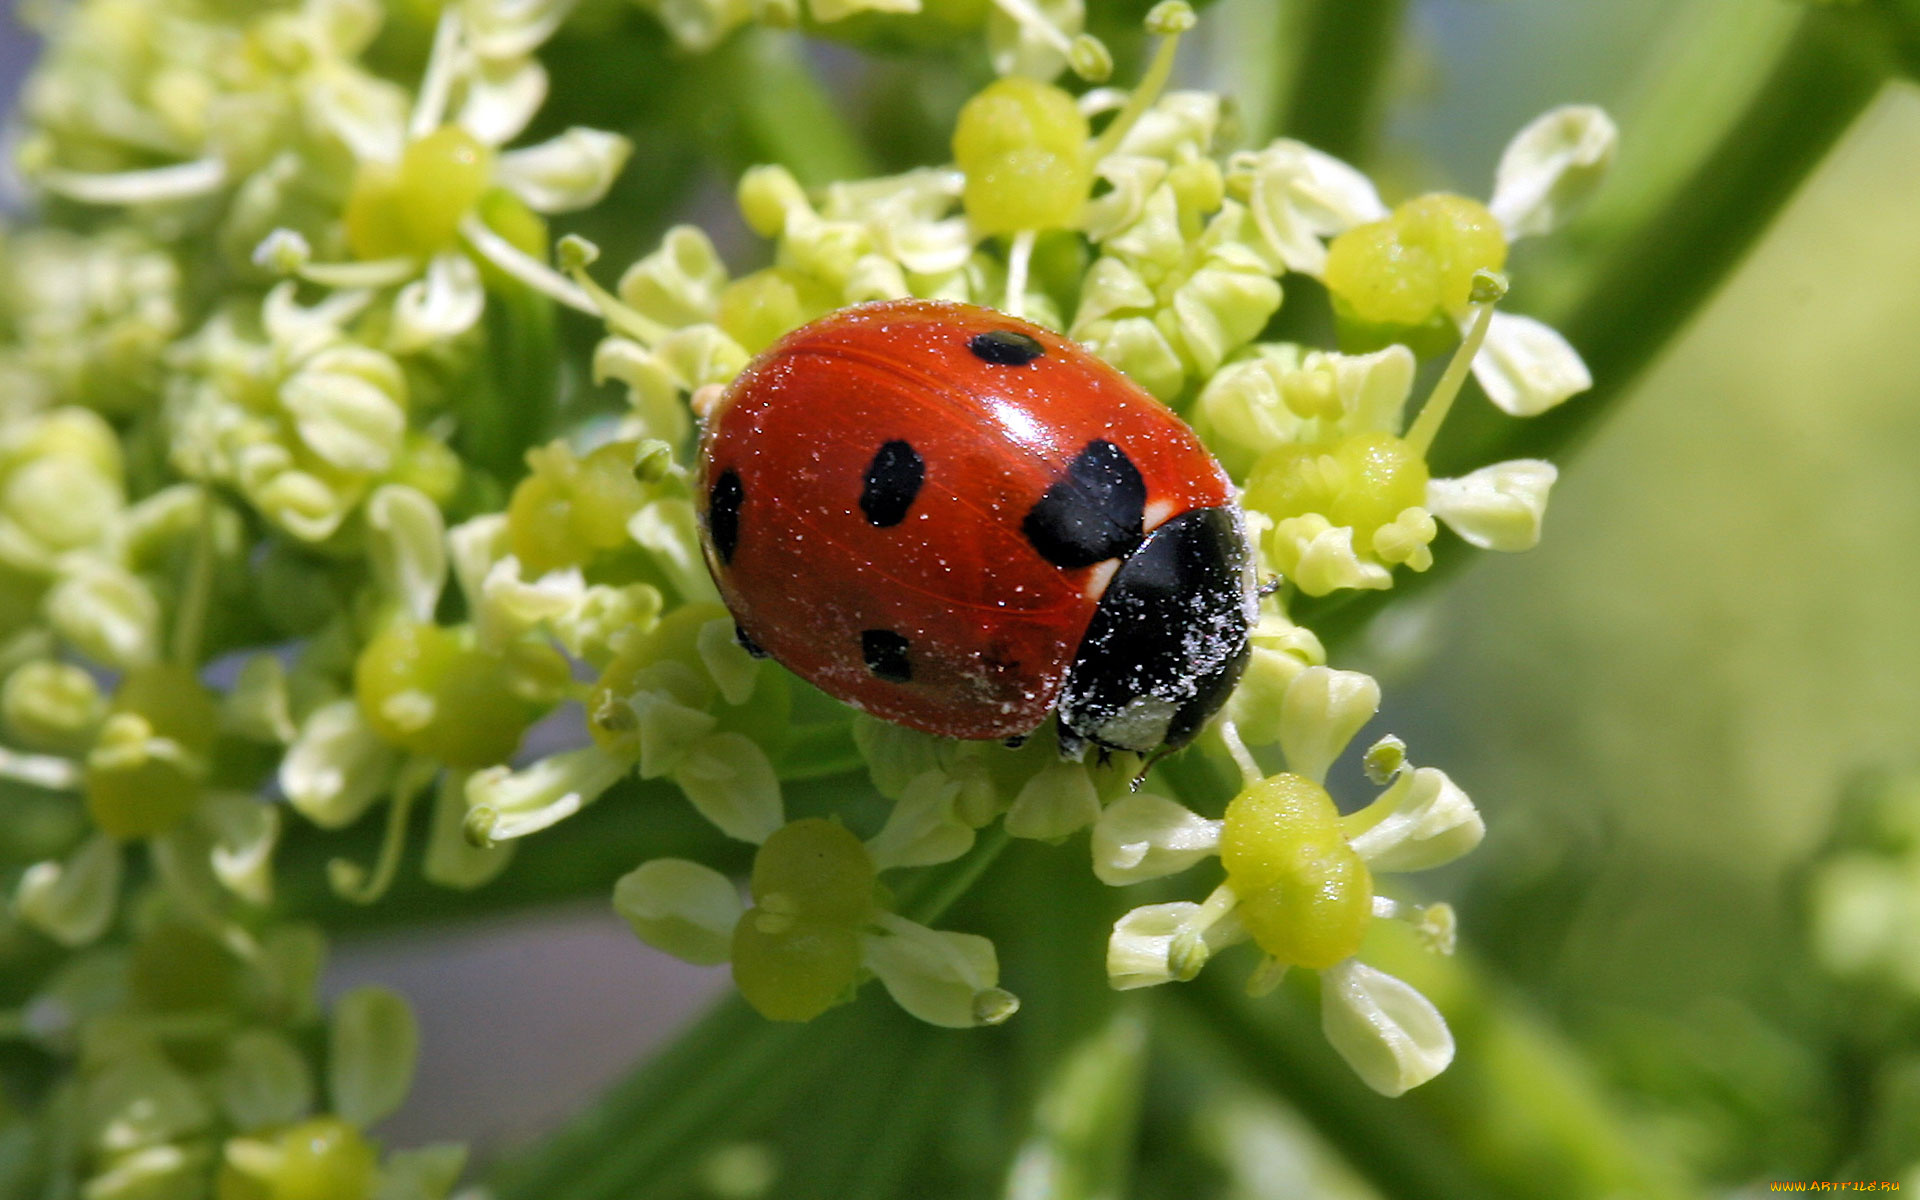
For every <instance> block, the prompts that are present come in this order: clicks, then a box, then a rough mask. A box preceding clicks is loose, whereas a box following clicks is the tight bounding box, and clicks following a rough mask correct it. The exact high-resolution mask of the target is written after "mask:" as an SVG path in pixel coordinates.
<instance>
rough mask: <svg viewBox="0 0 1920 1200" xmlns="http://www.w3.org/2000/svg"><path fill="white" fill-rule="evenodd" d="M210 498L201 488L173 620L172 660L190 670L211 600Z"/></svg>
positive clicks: (196, 659) (198, 649)
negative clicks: (197, 516) (197, 518)
mask: <svg viewBox="0 0 1920 1200" xmlns="http://www.w3.org/2000/svg"><path fill="white" fill-rule="evenodd" d="M214 511H215V509H214V506H213V496H212V495H211V494H209V493H208V492H207V490H206V489H205V488H202V489H200V521H199V524H198V525H197V526H196V527H195V529H194V536H193V558H192V561H190V562H189V563H188V564H187V579H186V583H185V584H184V586H182V587H181V589H180V607H179V609H178V610H177V611H176V612H175V613H174V618H173V661H174V662H175V663H176V664H178V665H179V666H181V667H184V668H186V669H187V670H189V671H191V670H193V669H194V666H195V665H196V664H197V663H198V662H199V661H200V641H201V637H202V635H203V634H205V632H206V628H207V609H208V607H209V605H210V604H211V603H212V599H213V568H214V564H213V554H214V546H213V516H214Z"/></svg>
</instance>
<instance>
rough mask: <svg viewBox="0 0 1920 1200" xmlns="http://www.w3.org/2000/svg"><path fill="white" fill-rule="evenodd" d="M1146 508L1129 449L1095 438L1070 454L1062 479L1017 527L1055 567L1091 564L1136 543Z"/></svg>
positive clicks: (1144, 490)
mask: <svg viewBox="0 0 1920 1200" xmlns="http://www.w3.org/2000/svg"><path fill="white" fill-rule="evenodd" d="M1146 507H1147V483H1146V480H1144V479H1142V478H1141V477H1140V470H1139V468H1138V467H1135V466H1134V465H1133V460H1132V459H1130V458H1128V457H1127V452H1126V451H1125V450H1122V449H1121V448H1120V447H1118V446H1116V445H1114V444H1113V443H1112V442H1109V441H1105V440H1095V441H1091V442H1088V443H1087V445H1086V448H1085V449H1084V450H1082V451H1080V453H1078V454H1076V455H1074V456H1073V461H1072V462H1071V463H1069V464H1068V465H1067V474H1066V478H1064V479H1062V480H1060V481H1059V482H1057V483H1055V484H1053V486H1051V487H1049V488H1048V489H1047V490H1046V493H1045V494H1044V495H1042V496H1041V497H1040V499H1039V502H1038V503H1036V504H1035V505H1034V506H1033V507H1032V508H1031V509H1029V510H1028V511H1027V517H1026V520H1024V521H1022V522H1021V523H1020V531H1021V532H1022V533H1024V534H1026V535H1027V540H1028V541H1029V542H1031V543H1033V548H1034V549H1035V550H1038V551H1039V552H1040V556H1041V557H1042V558H1044V559H1046V560H1047V561H1048V562H1050V563H1052V564H1053V565H1055V566H1057V567H1064V568H1067V569H1069V570H1071V569H1073V568H1076V567H1090V566H1092V565H1093V564H1094V563H1097V562H1104V561H1105V560H1107V559H1109V558H1118V557H1120V556H1122V555H1125V554H1127V553H1129V552H1131V551H1132V550H1133V548H1134V547H1135V546H1138V545H1139V544H1140V537H1141V526H1142V524H1143V523H1144V521H1145V519H1146Z"/></svg>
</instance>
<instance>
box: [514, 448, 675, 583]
mask: <svg viewBox="0 0 1920 1200" xmlns="http://www.w3.org/2000/svg"><path fill="white" fill-rule="evenodd" d="M637 449H638V444H637V443H636V442H631V441H618V442H608V443H607V444H606V445H604V446H601V447H599V448H598V449H596V450H594V451H592V452H591V453H589V454H587V455H586V456H584V457H580V458H576V457H574V454H573V451H572V450H570V449H568V448H567V445H566V443H564V442H553V443H551V444H549V445H546V446H536V447H535V448H533V449H532V450H529V451H527V463H528V465H529V466H531V467H532V468H533V473H532V474H530V475H528V476H527V477H526V478H525V479H523V480H521V481H520V483H519V486H517V487H515V488H514V489H513V498H512V499H511V500H509V501H508V502H507V535H508V539H509V545H511V546H512V548H513V553H514V554H515V555H517V556H518V557H519V559H520V564H521V566H523V567H524V568H526V571H527V574H528V575H530V576H533V575H543V574H545V573H546V572H548V571H556V570H559V569H560V568H562V567H570V566H578V565H580V564H582V563H584V562H586V561H587V560H588V559H589V558H591V557H593V555H594V554H596V553H598V552H599V551H601V550H609V549H612V548H613V547H615V546H619V545H623V544H625V543H626V542H627V540H628V539H627V522H628V521H629V520H630V519H632V517H633V514H634V513H636V512H638V511H639V509H640V505H641V504H642V502H644V500H645V499H646V496H645V493H644V491H643V490H642V488H641V486H640V482H639V481H638V480H637V479H635V478H634V475H633V466H634V455H635V452H636V451H637Z"/></svg>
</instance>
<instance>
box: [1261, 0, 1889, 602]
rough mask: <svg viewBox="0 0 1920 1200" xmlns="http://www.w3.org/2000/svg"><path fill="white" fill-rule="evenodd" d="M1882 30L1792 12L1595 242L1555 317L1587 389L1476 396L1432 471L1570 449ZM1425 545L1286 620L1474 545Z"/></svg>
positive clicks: (1848, 118)
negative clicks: (1733, 107) (1425, 553)
mask: <svg viewBox="0 0 1920 1200" xmlns="http://www.w3.org/2000/svg"><path fill="white" fill-rule="evenodd" d="M1882 33H1883V27H1882V26H1881V24H1880V22H1879V21H1878V20H1876V19H1874V18H1873V16H1872V14H1868V13H1845V12H1830V11H1816V12H1809V13H1808V14H1807V15H1806V16H1804V17H1803V18H1801V22H1800V27H1799V29H1798V30H1797V31H1796V32H1795V34H1794V36H1793V37H1792V38H1791V39H1790V40H1789V41H1788V42H1787V43H1786V44H1785V46H1784V47H1783V48H1782V51H1781V53H1780V56H1779V58H1778V60H1777V62H1776V64H1775V66H1774V68H1773V70H1772V72H1771V73H1770V75H1769V78H1768V81H1767V84H1766V86H1765V87H1763V88H1761V89H1760V91H1759V92H1758V94H1757V95H1755V96H1754V97H1753V99H1752V101H1751V103H1749V104H1748V105H1747V106H1746V107H1745V109H1744V111H1743V112H1742V113H1741V114H1740V116H1739V118H1738V119H1737V120H1734V121H1731V122H1728V123H1727V124H1726V133H1725V135H1724V136H1723V137H1722V138H1721V139H1720V141H1719V143H1718V144H1717V145H1716V146H1715V147H1714V148H1713V151H1712V153H1711V154H1709V155H1708V156H1707V157H1706V159H1705V160H1704V161H1702V162H1701V163H1700V165H1699V166H1698V167H1697V168H1695V170H1694V171H1693V172H1692V174H1691V175H1690V176H1689V179H1688V182H1687V184H1686V185H1685V186H1684V187H1682V188H1680V189H1678V192H1677V196H1678V200H1677V201H1676V203H1674V204H1672V205H1670V206H1668V207H1667V208H1664V209H1662V210H1661V211H1660V212H1658V213H1657V214H1654V215H1652V216H1650V217H1649V218H1648V219H1647V220H1646V221H1644V222H1643V223H1642V224H1640V225H1639V226H1638V227H1637V228H1634V229H1632V230H1631V231H1627V232H1623V233H1622V234H1621V235H1620V236H1619V237H1618V239H1617V240H1616V241H1615V242H1614V243H1612V244H1610V245H1607V246H1604V247H1601V248H1598V249H1596V251H1595V254H1596V256H1598V257H1599V258H1600V259H1602V260H1603V261H1605V262H1606V263H1607V264H1609V265H1608V267H1607V268H1606V269H1605V270H1604V271H1603V272H1601V273H1599V274H1598V275H1597V276H1596V280H1595V283H1594V284H1593V287H1592V290H1591V291H1590V292H1589V293H1588V294H1587V295H1586V296H1585V297H1584V298H1583V299H1582V300H1580V301H1579V302H1578V303H1577V304H1575V305H1574V306H1573V308H1572V310H1571V311H1570V313H1569V314H1568V315H1567V316H1566V317H1565V318H1564V319H1563V320H1561V321H1560V323H1559V328H1560V331H1561V332H1562V333H1563V334H1565V335H1566V337H1567V338H1568V340H1569V341H1571V342H1572V343H1573V345H1574V346H1575V347H1577V348H1578V349H1579V350H1580V352H1581V354H1582V356H1583V357H1584V358H1585V359H1586V361H1587V365H1588V367H1589V368H1590V369H1591V370H1592V372H1593V377H1594V379H1595V381H1596V382H1595V386H1594V389H1593V390H1592V391H1591V392H1589V393H1587V394H1585V395H1583V396H1579V397H1576V398H1575V399H1573V400H1571V401H1569V402H1568V403H1566V404H1563V405H1561V406H1560V407H1559V408H1557V409H1554V410H1553V411H1551V412H1548V413H1545V414H1543V415H1541V416H1538V417H1534V418H1531V419H1530V420H1527V421H1513V420H1509V419H1507V418H1504V417H1502V416H1500V414H1498V413H1495V412H1492V411H1491V410H1490V409H1489V408H1488V407H1487V406H1485V405H1475V406H1471V407H1469V408H1468V409H1466V410H1464V411H1462V412H1460V413H1458V414H1456V416H1455V419H1454V421H1453V422H1451V423H1450V424H1449V426H1448V429H1447V431H1446V434H1445V435H1444V436H1443V437H1442V438H1441V440H1440V445H1439V447H1438V449H1437V454H1436V462H1435V464H1434V465H1435V471H1436V473H1437V474H1448V473H1452V472H1454V471H1458V470H1465V469H1471V468H1473V467H1478V466H1482V465H1485V464H1486V463H1489V462H1498V461H1500V460H1502V459H1507V458H1522V457H1533V458H1548V459H1553V460H1555V461H1560V462H1564V461H1565V460H1566V458H1567V457H1568V456H1569V455H1570V454H1572V453H1573V452H1574V451H1575V450H1576V449H1578V447H1579V446H1580V445H1581V444H1582V443H1584V442H1585V440H1586V439H1587V438H1588V437H1589V436H1591V435H1592V433H1593V432H1594V431H1595V430H1596V429H1598V428H1599V427H1600V423H1601V421H1602V419H1603V418H1604V417H1605V416H1606V415H1607V414H1608V413H1610V412H1611V411H1612V409H1613V407H1614V406H1615V405H1616V404H1618V403H1620V402H1621V401H1622V400H1624V399H1625V397H1627V396H1628V395H1630V394H1631V392H1632V389H1633V385H1634V384H1635V383H1636V382H1637V381H1638V379H1639V375H1640V373H1641V372H1642V371H1643V370H1645V369H1646V368H1647V366H1648V365H1649V364H1651V363H1652V362H1653V361H1654V359H1655V358H1656V357H1657V356H1658V355H1659V353H1660V351H1661V349H1662V348H1663V347H1665V346H1666V344H1667V343H1668V341H1669V340H1670V339H1672V338H1673V337H1674V336H1676V335H1677V334H1678V333H1679V332H1680V331H1681V330H1683V329H1684V328H1685V327H1686V325H1687V323H1688V321H1689V320H1690V318H1691V317H1692V316H1693V314H1694V313H1695V312H1696V311H1697V310H1698V309H1699V308H1700V307H1701V306H1702V305H1703V304H1705V303H1706V302H1707V300H1709V299H1710V298H1711V297H1712V296H1713V294H1714V292H1715V291H1717V290H1718V288H1719V287H1720V285H1721V284H1722V283H1723V282H1725V280H1726V279H1727V277H1728V276H1729V275H1731V274H1732V272H1733V270H1734V269H1735V268H1736V267H1738V266H1739V264H1740V262H1741V260H1742V259H1743V258H1745V256H1746V254H1747V252H1748V251H1750V250H1751V249H1752V248H1753V246H1754V245H1755V244H1756V243H1757V242H1758V241H1759V240H1760V238H1761V236H1762V235H1763V234H1765V232H1766V230H1767V228H1768V227H1769V226H1770V225H1771V223H1772V221H1773V218H1774V217H1775V215H1777V214H1778V213H1779V211H1780V209H1781V208H1782V207H1783V206H1784V205H1785V204H1786V202H1787V201H1788V200H1789V199H1790V198H1791V197H1792V196H1793V194H1794V192H1795V191H1796V190H1797V189H1798V187H1799V185H1800V183H1801V181H1803V180H1804V179H1805V178H1806V177H1807V176H1808V175H1809V174H1810V173H1811V172H1812V171H1813V170H1814V168H1815V167H1817V166H1818V165H1819V164H1820V162H1821V160H1822V159H1824V158H1825V156H1826V154H1827V152H1828V151H1829V150H1830V149H1832V147H1833V145H1834V143H1835V142H1837V141H1838V140H1839V138H1840V136H1841V135H1842V134H1844V133H1845V132H1846V131H1847V129H1848V128H1849V127H1850V126H1851V125H1852V123H1853V120H1854V118H1855V117H1856V116H1858V115H1859V113H1860V111H1861V110H1862V109H1863V108H1865V107H1866V104H1867V102H1868V101H1869V100H1871V99H1872V98H1873V96H1874V94H1875V93H1876V92H1877V91H1878V90H1879V87H1880V84H1881V83H1882V82H1883V81H1884V80H1885V79H1886V78H1887V75H1888V70H1889V67H1890V60H1889V58H1888V56H1887V54H1886V53H1885V43H1884V40H1883V38H1882V36H1881V35H1882ZM1649 119H1651V118H1649ZM1672 119H1674V120H1685V119H1687V114H1684V113H1676V114H1672ZM1437 550H1438V552H1437V553H1436V555H1435V563H1434V567H1433V569H1432V570H1430V571H1427V572H1426V573H1425V574H1421V575H1410V574H1405V573H1402V574H1401V575H1400V577H1399V578H1398V579H1397V580H1396V581H1395V586H1394V587H1393V589H1392V590H1391V591H1389V592H1364V593H1357V592H1343V593H1338V594H1336V595H1335V596H1333V597H1330V598H1328V599H1326V600H1323V601H1319V602H1302V603H1301V604H1300V605H1298V607H1297V611H1296V613H1295V616H1296V618H1297V619H1299V620H1301V621H1303V622H1304V623H1306V624H1308V625H1310V626H1312V627H1313V629H1315V630H1316V631H1317V632H1318V633H1319V634H1320V635H1321V637H1322V638H1325V639H1329V640H1338V639H1339V638H1341V637H1345V636H1350V635H1351V634H1352V633H1353V632H1354V631H1356V630H1357V629H1359V628H1360V627H1362V626H1364V625H1365V623H1366V622H1367V621H1368V620H1370V619H1371V618H1372V617H1373V616H1374V614H1376V613H1377V612H1379V610H1380V609H1381V607H1383V605H1385V604H1386V603H1388V602H1389V601H1390V600H1391V602H1393V603H1399V602H1402V601H1403V600H1404V598H1405V596H1407V595H1408V594H1410V593H1412V592H1417V591H1421V590H1424V589H1426V588H1430V587H1432V586H1433V585H1434V584H1435V583H1437V582H1439V581H1440V580H1442V579H1446V578H1449V577H1451V576H1452V574H1453V573H1454V572H1456V571H1458V570H1459V569H1460V568H1461V567H1462V566H1464V565H1465V564H1466V563H1467V562H1470V561H1472V559H1473V558H1474V556H1475V554H1476V553H1477V552H1475V551H1472V550H1470V549H1469V548H1468V547H1467V546H1465V545H1464V544H1463V543H1461V542H1459V541H1458V540H1456V539H1453V538H1451V537H1449V538H1445V539H1443V541H1442V542H1441V543H1440V544H1439V546H1438V547H1437Z"/></svg>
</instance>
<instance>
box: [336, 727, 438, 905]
mask: <svg viewBox="0 0 1920 1200" xmlns="http://www.w3.org/2000/svg"><path fill="white" fill-rule="evenodd" d="M439 769H440V764H438V763H436V762H435V761H433V760H432V759H430V758H422V757H415V758H412V759H410V760H408V762H407V764H406V766H405V767H403V768H401V771H400V774H399V777H398V778H397V779H396V780H395V781H394V785H393V798H392V799H391V800H389V801H388V802H387V825H386V829H385V831H384V832H383V833H382V835H381V838H380V849H379V852H378V853H377V854H376V855H375V857H374V861H373V871H372V872H371V873H369V872H368V871H367V870H366V869H365V868H364V867H362V866H361V865H360V864H359V863H356V862H352V861H350V860H348V859H344V858H336V859H334V860H333V861H331V862H329V863H328V864H327V883H328V884H330V885H331V886H332V888H333V894H334V895H336V896H338V897H340V898H341V899H342V900H345V901H347V902H348V903H349V904H372V903H373V902H374V901H375V900H378V899H379V898H380V897H382V896H384V895H386V894H387V889H388V888H390V887H392V886H393V880H394V876H395V875H397V874H398V873H399V870H400V854H401V851H403V850H405V849H406V846H407V818H408V817H410V816H411V815H412V814H413V804H414V801H415V800H417V799H419V798H420V794H421V793H422V792H423V791H425V790H426V786H427V784H428V783H430V782H432V780H433V777H434V775H435V774H436V773H438V771H439Z"/></svg>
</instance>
